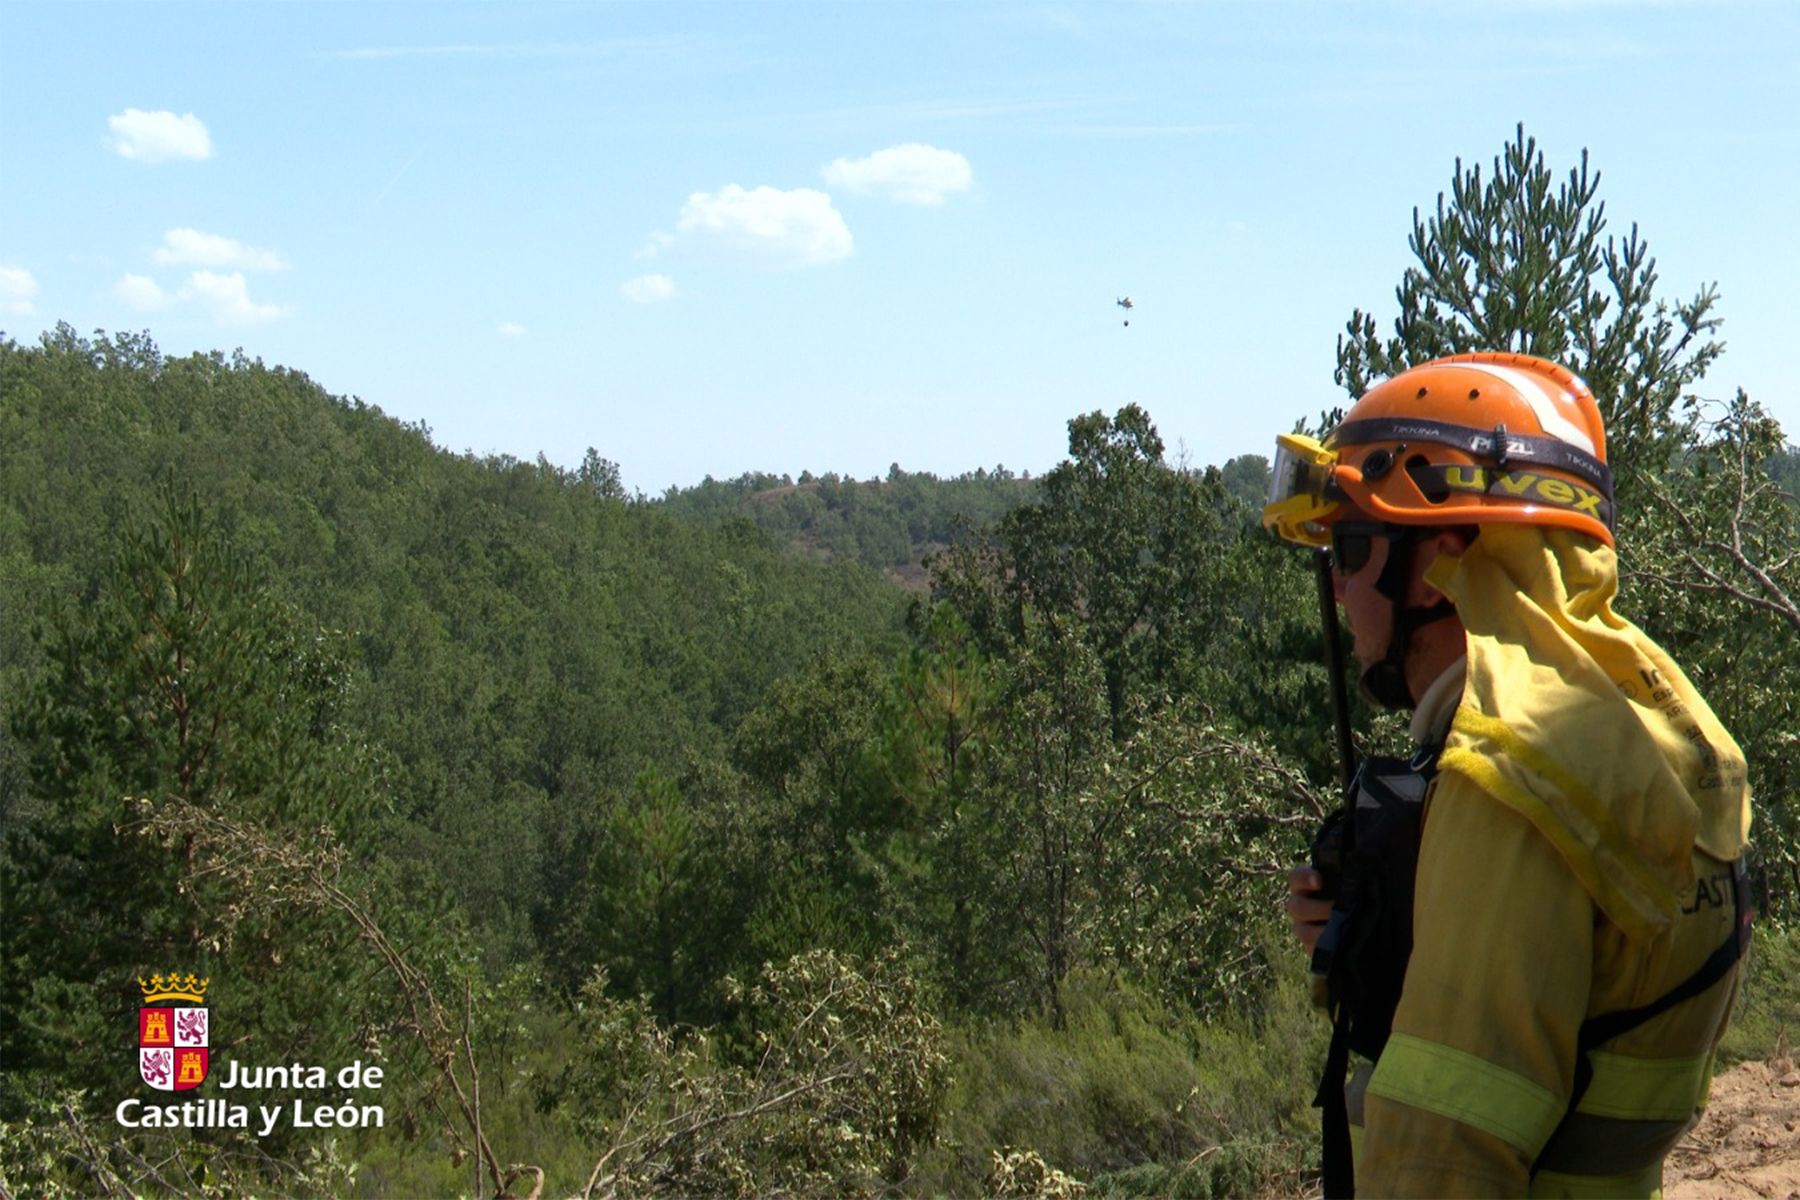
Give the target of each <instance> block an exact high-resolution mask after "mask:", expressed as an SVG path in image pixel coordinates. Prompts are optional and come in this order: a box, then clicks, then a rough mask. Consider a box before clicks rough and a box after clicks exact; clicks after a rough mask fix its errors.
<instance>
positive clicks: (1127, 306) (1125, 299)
mask: <svg viewBox="0 0 1800 1200" xmlns="http://www.w3.org/2000/svg"><path fill="white" fill-rule="evenodd" d="M1115 303H1116V304H1118V306H1119V307H1120V308H1122V309H1124V310H1125V324H1127V325H1129V324H1131V309H1132V303H1131V297H1130V296H1120V297H1119V298H1118V300H1117V301H1115Z"/></svg>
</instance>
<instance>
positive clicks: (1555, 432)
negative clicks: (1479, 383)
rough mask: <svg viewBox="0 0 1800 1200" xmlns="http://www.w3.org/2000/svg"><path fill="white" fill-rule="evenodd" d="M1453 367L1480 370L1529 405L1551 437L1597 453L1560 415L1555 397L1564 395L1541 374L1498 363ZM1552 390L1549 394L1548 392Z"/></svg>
mask: <svg viewBox="0 0 1800 1200" xmlns="http://www.w3.org/2000/svg"><path fill="white" fill-rule="evenodd" d="M1456 365H1457V366H1459V367H1461V368H1463V369H1464V370H1468V371H1481V372H1484V373H1485V374H1488V375H1491V376H1493V377H1494V378H1495V379H1497V380H1499V381H1500V382H1501V383H1504V384H1506V385H1507V386H1508V387H1510V388H1512V389H1513V390H1514V391H1515V392H1517V393H1518V394H1519V396H1520V398H1521V399H1523V400H1524V401H1525V403H1527V404H1529V405H1531V411H1532V412H1534V413H1536V414H1537V419H1538V425H1539V426H1540V427H1542V429H1543V431H1544V432H1545V433H1547V434H1549V435H1550V436H1551V437H1554V438H1561V439H1562V440H1563V441H1565V442H1567V443H1569V444H1570V445H1571V446H1575V447H1577V448H1579V449H1581V450H1584V451H1586V452H1587V453H1589V454H1598V453H1599V451H1598V450H1597V449H1596V447H1595V446H1594V439H1593V438H1591V437H1589V436H1588V434H1587V431H1586V430H1585V429H1583V428H1581V426H1579V425H1577V424H1575V422H1573V421H1571V420H1570V419H1569V418H1568V415H1567V414H1565V413H1564V412H1563V409H1562V405H1561V404H1559V403H1558V402H1557V396H1558V395H1563V394H1565V393H1564V391H1563V389H1562V388H1561V387H1560V386H1558V385H1556V384H1554V383H1551V382H1549V381H1548V380H1546V379H1545V378H1544V376H1542V375H1538V374H1534V373H1533V372H1530V371H1521V370H1519V369H1518V368H1517V367H1506V366H1501V365H1500V364H1499V363H1484V362H1466V361H1458V362H1457V363H1456ZM1551 388H1554V389H1555V393H1556V394H1555V395H1553V394H1552V393H1551V392H1550V390H1549V389H1551Z"/></svg>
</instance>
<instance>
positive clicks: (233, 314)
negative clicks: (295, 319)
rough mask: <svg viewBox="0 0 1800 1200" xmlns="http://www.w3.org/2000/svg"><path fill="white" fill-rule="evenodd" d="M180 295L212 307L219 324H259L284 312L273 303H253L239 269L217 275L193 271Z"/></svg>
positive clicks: (271, 319)
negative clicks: (190, 297)
mask: <svg viewBox="0 0 1800 1200" xmlns="http://www.w3.org/2000/svg"><path fill="white" fill-rule="evenodd" d="M181 295H182V296H183V298H186V297H188V296H192V297H194V298H195V299H197V300H199V301H200V302H201V303H202V304H204V305H206V307H207V308H208V309H210V310H211V311H212V315H213V318H214V319H215V320H217V321H218V322H219V323H220V324H221V325H259V324H261V323H262V322H264V321H273V320H274V319H275V318H277V317H280V316H283V315H285V314H286V311H287V310H286V309H283V308H281V307H280V306H279V305H274V304H257V303H256V302H255V301H253V300H251V299H250V289H249V287H248V286H247V285H246V284H245V282H244V276H243V274H242V273H241V272H238V271H233V272H232V273H231V274H229V275H219V274H215V273H214V272H212V271H195V272H194V273H193V274H192V275H191V276H189V277H188V281H187V286H186V287H184V288H182V289H181Z"/></svg>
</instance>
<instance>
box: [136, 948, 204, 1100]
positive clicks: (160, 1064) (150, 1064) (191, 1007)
mask: <svg viewBox="0 0 1800 1200" xmlns="http://www.w3.org/2000/svg"><path fill="white" fill-rule="evenodd" d="M211 982H212V980H210V979H196V978H194V976H193V975H191V974H189V975H152V976H151V977H150V980H149V982H147V983H146V982H145V981H144V979H143V977H142V976H139V978H138V986H139V987H140V988H142V989H143V992H144V1007H142V1008H140V1009H138V1075H139V1076H141V1077H142V1078H143V1080H144V1082H145V1083H147V1084H149V1085H150V1086H151V1087H153V1088H156V1089H158V1090H159V1091H164V1092H185V1091H187V1090H188V1089H190V1088H196V1087H199V1086H200V1084H201V1081H203V1080H204V1079H205V1078H206V1067H207V1056H208V1054H209V1051H208V1049H207V1047H208V1045H209V1044H210V1043H209V1039H208V1036H207V1035H208V1029H207V1024H208V1022H207V1012H206V1009H205V1008H202V1007H199V1006H200V1005H203V1004H205V1003H206V985H207V984H209V983H211ZM172 1001H179V1002H183V1003H181V1004H180V1005H179V1006H177V1005H175V1004H172V1003H171V1002H172ZM152 1006H155V1007H152Z"/></svg>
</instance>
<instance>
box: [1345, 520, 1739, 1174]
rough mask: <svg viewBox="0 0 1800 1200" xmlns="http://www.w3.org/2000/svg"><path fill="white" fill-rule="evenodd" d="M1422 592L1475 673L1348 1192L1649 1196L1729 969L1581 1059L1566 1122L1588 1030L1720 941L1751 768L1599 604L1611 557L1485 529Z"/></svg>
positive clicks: (1423, 858) (1464, 699)
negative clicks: (1453, 622)
mask: <svg viewBox="0 0 1800 1200" xmlns="http://www.w3.org/2000/svg"><path fill="white" fill-rule="evenodd" d="M1427 578H1428V579H1429V580H1430V581H1431V582H1432V584H1433V585H1434V586H1436V587H1437V588H1438V589H1439V590H1441V591H1442V592H1443V593H1444V594H1445V595H1446V596H1448V597H1449V598H1450V599H1451V601H1452V602H1454V603H1455V605H1456V607H1457V613H1458V616H1459V617H1460V618H1461V620H1462V622H1463V625H1464V628H1465V629H1466V630H1467V631H1468V643H1469V652H1468V663H1467V674H1466V678H1465V681H1464V683H1463V690H1462V696H1461V701H1460V703H1459V704H1458V705H1457V706H1456V709H1455V715H1454V717H1453V719H1452V721H1451V725H1450V734H1449V738H1448V742H1447V744H1446V747H1445V750H1444V752H1443V754H1442V755H1441V756H1440V758H1439V762H1438V770H1439V773H1438V775H1437V778H1436V780H1435V781H1434V783H1433V785H1432V790H1431V792H1430V793H1429V794H1428V796H1427V800H1426V807H1425V813H1424V824H1423V832H1422V839H1421V844H1420V852H1419V867H1418V874H1417V879H1416V889H1415V896H1414V909H1413V950H1412V956H1411V959H1410V961H1409V964H1408V967H1407V973H1406V981H1405V986H1404V990H1403V992H1402V995H1401V1000H1400V1007H1399V1010H1398V1012H1397V1013H1396V1015H1395V1020H1394V1032H1393V1036H1392V1037H1391V1038H1390V1040H1389V1041H1388V1043H1387V1046H1386V1048H1385V1049H1384V1050H1383V1052H1382V1054H1381V1058H1380V1061H1379V1062H1378V1063H1377V1064H1376V1065H1375V1068H1374V1071H1373V1075H1372V1077H1370V1076H1368V1075H1367V1074H1366V1073H1365V1074H1364V1075H1363V1077H1362V1078H1361V1079H1360V1080H1355V1081H1353V1083H1352V1087H1351V1091H1352V1092H1353V1093H1355V1094H1354V1095H1352V1096H1351V1097H1350V1104H1349V1107H1350V1110H1351V1116H1352V1120H1353V1121H1356V1120H1357V1119H1358V1117H1360V1123H1361V1125H1362V1129H1361V1130H1360V1132H1359V1135H1358V1136H1357V1137H1356V1138H1355V1141H1356V1188H1357V1194H1358V1195H1359V1196H1523V1195H1527V1194H1529V1195H1533V1196H1540V1195H1541V1196H1592V1195H1603V1196H1650V1195H1654V1194H1657V1193H1658V1191H1659V1189H1660V1187H1661V1178H1662V1159H1663V1156H1664V1155H1665V1154H1666V1153H1667V1152H1668V1150H1669V1149H1670V1148H1671V1147H1672V1146H1673V1145H1674V1144H1675V1142H1676V1140H1678V1139H1679V1137H1680V1135H1681V1133H1682V1132H1683V1131H1685V1130H1686V1128H1687V1127H1688V1126H1689V1125H1690V1124H1691V1123H1692V1122H1693V1120H1694V1119H1695V1118H1696V1116H1697V1114H1698V1112H1699V1110H1700V1108H1701V1106H1702V1105H1703V1104H1704V1103H1705V1100H1706V1094H1707V1089H1708V1086H1709V1084H1710V1081H1711V1075H1712V1058H1713V1052H1714V1050H1715V1048H1716V1046H1717V1044H1718V1040H1719V1037H1720V1036H1721V1034H1722V1033H1723V1031H1724V1027H1725V1023H1726V1020H1727V1017H1728V1015H1729V1013H1730V1010H1731V1003H1732V1000H1733V998H1734V996H1735V993H1736V987H1737V976H1738V973H1739V970H1741V967H1739V968H1734V969H1733V970H1732V971H1731V972H1729V973H1728V974H1727V975H1726V976H1725V977H1724V978H1723V979H1722V980H1721V981H1720V982H1718V983H1717V984H1715V985H1713V986H1712V987H1710V988H1709V989H1707V990H1706V991H1704V992H1702V993H1701V994H1700V995H1698V996H1697V997H1695V998H1693V999H1690V1000H1687V1001H1685V1002H1683V1003H1681V1004H1678V1005H1676V1006H1674V1007H1673V1008H1671V1009H1669V1010H1668V1011H1667V1012H1664V1013H1663V1014H1661V1015H1660V1016H1657V1017H1655V1018H1653V1019H1651V1020H1650V1021H1648V1022H1647V1023H1645V1024H1643V1025H1641V1026H1640V1027H1638V1028H1636V1029H1634V1030H1631V1031H1629V1032H1627V1033H1625V1034H1623V1035H1621V1036H1619V1037H1617V1038H1616V1039H1614V1040H1613V1041H1611V1042H1608V1043H1606V1044H1604V1045H1602V1046H1600V1047H1599V1048H1598V1049H1596V1050H1594V1051H1592V1052H1591V1055H1590V1063H1591V1066H1592V1072H1593V1074H1592V1081H1591V1084H1590V1085H1589V1086H1588V1087H1587V1089H1586V1091H1585V1093H1584V1094H1583V1096H1582V1099H1581V1101H1580V1103H1579V1105H1578V1106H1577V1108H1576V1109H1575V1112H1574V1113H1573V1114H1572V1115H1570V1116H1569V1119H1568V1121H1567V1122H1566V1123H1563V1122H1564V1116H1565V1110H1566V1109H1567V1107H1568V1101H1569V1097H1570V1096H1571V1094H1572V1087H1573V1081H1574V1078H1575V1074H1576V1066H1577V1063H1576V1060H1577V1052H1576V1038H1577V1031H1578V1029H1579V1028H1580V1026H1581V1024H1582V1022H1583V1021H1584V1020H1585V1019H1587V1018H1589V1017H1593V1016H1595V1015H1598V1014H1603V1013H1611V1012H1617V1011H1621V1010H1625V1009H1630V1008H1636V1007H1639V1006H1642V1005H1645V1004H1648V1003H1650V1002H1652V1001H1655V1000H1657V999H1658V998H1660V997H1662V996H1663V995H1665V994H1666V993H1668V992H1669V991H1671V990H1672V989H1674V988H1675V987H1676V986H1677V985H1679V984H1681V983H1682V982H1683V981H1684V980H1686V979H1688V977H1689V976H1690V975H1692V974H1693V973H1694V972H1695V971H1696V969H1697V968H1699V966H1700V965H1701V964H1702V963H1703V962H1705V961H1706V960H1707V958H1708V957H1709V956H1710V955H1711V954H1712V953H1713V952H1714V950H1716V949H1717V948H1718V947H1719V946H1721V945H1722V944H1724V943H1725V942H1727V941H1728V940H1729V939H1730V938H1731V937H1732V935H1733V932H1734V928H1735V924H1736V922H1735V907H1734V903H1733V892H1732V871H1731V864H1732V863H1733V861H1734V860H1736V859H1737V858H1739V856H1740V855H1741V854H1742V853H1743V850H1744V847H1745V843H1746V840H1747V838H1748V834H1749V823H1750V797H1749V793H1748V790H1747V787H1746V785H1745V778H1744V776H1745V772H1744V759H1743V755H1742V754H1741V752H1740V751H1739V750H1738V747H1737V745H1736V743H1735V742H1733V741H1732V739H1731V737H1730V735H1728V734H1727V733H1726V732H1725V730H1724V729H1723V728H1721V727H1720V725H1719V722H1718V720H1717V719H1716V718H1715V717H1714V716H1713V714H1712V711H1711V710H1710V709H1709V708H1708V707H1707V706H1706V703H1705V701H1704V700H1702V699H1701V698H1700V696H1699V695H1698V694H1697V693H1696V692H1695V691H1694V689H1693V687H1692V686H1691V685H1690V684H1689V683H1688V681H1687V679H1686V677H1685V676H1684V675H1683V674H1682V673H1681V671H1680V669H1679V668H1678V667H1676V666H1675V664H1674V663H1673V662H1671V661H1670V660H1669V658H1668V656H1667V655H1666V654H1664V653H1663V652H1662V650H1661V649H1660V648H1659V647H1657V646H1656V645H1655V644H1654V643H1653V642H1652V641H1651V640H1650V639H1649V638H1648V637H1646V636H1645V635H1644V634H1643V633H1642V632H1641V631H1639V630H1638V629H1637V628H1636V627H1635V626H1633V625H1631V624H1630V623H1629V622H1627V621H1625V620H1624V619H1622V618H1620V617H1619V616H1618V615H1617V614H1616V613H1614V612H1613V610H1612V598H1613V595H1614V593H1615V591H1616V588H1617V568H1616V561H1615V559H1614V556H1613V552H1612V550H1611V549H1610V548H1608V547H1604V546H1601V545H1599V544H1598V543H1597V542H1595V541H1593V540H1592V539H1590V538H1587V537H1584V536H1582V535H1579V534H1574V533H1566V532H1562V531H1555V530H1550V531H1546V530H1542V529H1538V528H1534V527H1528V526H1505V525H1487V526H1485V527H1484V528H1483V530H1482V533H1481V536H1480V537H1479V538H1478V539H1477V540H1476V541H1475V542H1474V543H1473V544H1472V545H1471V546H1470V548H1469V549H1468V551H1467V552H1466V553H1465V554H1464V555H1463V556H1462V557H1461V558H1441V559H1440V560H1439V561H1438V562H1437V563H1435V564H1434V565H1433V567H1432V568H1431V570H1430V572H1429V573H1428V575H1427ZM1559 1123H1560V1124H1561V1125H1562V1127H1561V1129H1560V1130H1559V1128H1558V1127H1559ZM1553 1133H1554V1134H1555V1137H1554V1139H1553V1138H1552V1135H1553ZM1540 1160H1541V1161H1540ZM1534 1167H1535V1168H1536V1170H1535V1173H1534Z"/></svg>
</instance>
